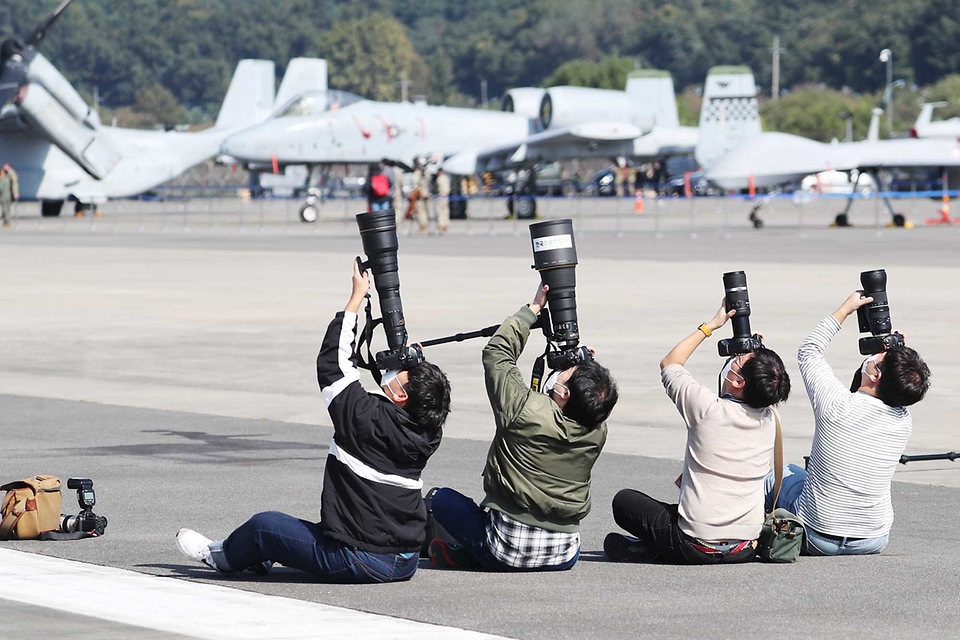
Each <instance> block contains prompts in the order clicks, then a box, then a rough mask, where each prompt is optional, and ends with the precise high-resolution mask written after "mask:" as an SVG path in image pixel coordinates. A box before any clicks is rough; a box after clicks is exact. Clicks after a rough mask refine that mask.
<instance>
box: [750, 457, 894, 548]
mask: <svg viewBox="0 0 960 640" xmlns="http://www.w3.org/2000/svg"><path fill="white" fill-rule="evenodd" d="M806 479H807V471H806V469H803V468H801V467H798V466H797V465H795V464H788V465H787V467H786V468H785V469H784V470H783V480H782V482H781V483H780V497H779V498H778V499H777V507H779V508H780V509H786V510H787V511H789V512H790V513H793V514H796V513H797V501H798V500H800V494H801V493H803V483H804V482H805V481H806ZM775 482H776V477H775V476H774V473H773V471H771V472H770V473H768V474H767V477H766V479H765V480H764V493H765V495H766V499H765V501H764V509H766V513H770V511H772V510H773V509H772V506H773V505H772V503H773V485H774V483H775ZM804 529H805V530H806V543H805V545H804V546H805V549H804V552H805V553H806V554H807V555H811V556H852V555H868V554H871V553H880V552H881V551H883V548H884V547H886V546H887V542H888V541H889V540H890V534H889V533H888V534H885V535H882V536H878V537H876V538H845V537H838V536H830V535H827V534H824V533H820V532H819V531H814V530H813V529H811V528H810V527H809V526H805V527H804Z"/></svg>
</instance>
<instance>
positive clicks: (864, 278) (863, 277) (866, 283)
mask: <svg viewBox="0 0 960 640" xmlns="http://www.w3.org/2000/svg"><path fill="white" fill-rule="evenodd" d="M860 284H861V285H862V286H863V295H864V296H867V297H871V298H873V302H871V303H869V304H865V305H863V306H862V307H860V308H859V309H857V324H858V325H859V326H860V333H871V334H873V335H871V336H869V337H867V338H860V343H859V344H860V354H861V355H864V356H869V355H872V354H874V353H882V352H884V351H886V350H888V349H890V348H891V347H896V346H901V345H903V336H901V335H900V334H899V333H896V332H894V331H893V330H892V325H891V323H890V305H889V303H888V300H887V272H886V271H885V270H884V269H874V270H873V271H861V272H860Z"/></svg>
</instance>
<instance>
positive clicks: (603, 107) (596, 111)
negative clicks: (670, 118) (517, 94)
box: [539, 87, 657, 134]
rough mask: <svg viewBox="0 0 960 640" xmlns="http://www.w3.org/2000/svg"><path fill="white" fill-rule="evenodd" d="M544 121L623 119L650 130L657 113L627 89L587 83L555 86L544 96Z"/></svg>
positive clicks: (562, 124) (548, 124) (554, 125)
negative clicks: (626, 91)
mask: <svg viewBox="0 0 960 640" xmlns="http://www.w3.org/2000/svg"><path fill="white" fill-rule="evenodd" d="M539 117H540V125H541V126H542V127H543V129H544V130H549V129H562V128H566V127H571V126H574V125H578V124H586V123H590V122H619V123H627V124H632V125H634V126H636V127H638V128H639V129H640V131H641V133H642V134H646V133H649V132H650V130H652V129H653V125H654V124H656V120H657V118H656V113H655V112H654V111H653V110H652V109H650V108H649V107H647V106H645V105H643V104H641V103H640V102H638V101H637V100H634V99H633V98H632V97H631V96H630V95H629V94H627V93H625V92H623V91H613V90H609V89H590V88H586V87H551V88H549V89H547V90H546V92H545V93H544V94H543V97H542V98H541V99H540V110H539Z"/></svg>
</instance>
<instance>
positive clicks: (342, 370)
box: [317, 311, 440, 553]
mask: <svg viewBox="0 0 960 640" xmlns="http://www.w3.org/2000/svg"><path fill="white" fill-rule="evenodd" d="M356 342H357V315H356V314H355V313H347V312H343V311H341V312H340V313H338V314H337V315H336V317H335V318H334V319H333V322H331V323H330V326H329V327H328V328H327V334H326V336H324V338H323V345H322V346H321V347H320V354H319V355H318V356H317V381H318V382H319V383H320V393H321V395H322V396H323V399H324V402H326V404H327V410H328V411H329V412H330V418H331V420H333V430H334V433H333V442H331V444H330V454H329V455H328V456H327V464H326V469H325V471H324V477H323V494H322V496H321V499H320V503H321V506H320V526H321V528H322V529H323V532H324V534H326V535H328V536H330V537H331V538H335V539H337V540H340V541H341V542H345V543H347V544H349V545H353V546H355V547H357V548H358V549H363V550H366V551H372V552H375V553H405V552H411V551H419V549H420V547H421V546H422V545H423V539H424V526H425V525H426V518H427V515H426V509H425V508H424V505H423V497H422V495H421V490H422V487H423V483H422V482H421V480H420V472H421V471H422V470H423V468H424V466H426V464H427V460H428V459H429V458H430V456H431V455H432V454H433V452H434V451H436V450H437V447H438V446H439V445H440V433H437V434H436V436H434V437H433V438H432V439H428V438H427V437H426V436H425V435H424V434H423V430H422V429H421V428H420V426H419V425H417V424H416V423H415V422H414V421H413V420H412V419H411V417H410V415H409V414H408V413H407V412H406V411H404V410H403V409H401V408H400V407H398V406H397V405H395V404H393V402H391V401H390V400H389V399H388V398H386V397H385V396H382V395H378V394H372V393H367V392H366V391H365V390H364V389H363V387H362V386H361V385H360V373H359V370H358V369H357V356H356Z"/></svg>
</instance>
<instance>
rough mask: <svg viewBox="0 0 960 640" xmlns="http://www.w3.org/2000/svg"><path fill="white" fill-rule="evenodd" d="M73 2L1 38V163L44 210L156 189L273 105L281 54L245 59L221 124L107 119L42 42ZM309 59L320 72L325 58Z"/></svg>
mask: <svg viewBox="0 0 960 640" xmlns="http://www.w3.org/2000/svg"><path fill="white" fill-rule="evenodd" d="M70 2H71V0H64V1H63V2H61V4H60V5H59V6H58V7H57V9H56V10H55V11H54V12H53V14H52V15H51V16H50V17H48V18H47V19H46V20H44V21H43V22H42V23H41V24H40V25H39V26H38V27H37V28H36V29H35V30H34V31H33V33H32V34H31V35H30V36H29V37H28V38H27V39H26V41H23V42H21V41H20V40H17V39H16V38H9V39H7V40H5V41H4V42H3V44H2V46H0V107H2V108H0V162H10V163H11V165H13V167H14V169H15V170H16V171H17V173H18V175H19V185H20V197H21V199H26V200H33V199H36V200H40V202H41V213H42V215H44V216H55V215H59V213H60V210H61V208H62V206H63V203H64V201H65V200H74V201H76V202H77V206H78V208H79V207H81V206H83V205H85V204H96V203H100V202H103V201H104V200H107V199H109V198H122V197H127V196H134V195H137V194H140V193H143V192H144V191H147V190H149V189H152V188H153V187H155V186H157V185H159V184H162V183H164V182H166V181H167V180H170V179H171V178H174V177H176V176H177V175H179V174H180V173H182V172H183V171H185V170H186V169H189V168H190V167H192V166H194V165H196V164H198V163H200V162H202V161H204V160H206V159H207V158H210V157H212V156H214V155H216V153H217V152H218V151H219V149H220V144H221V143H222V142H223V140H224V138H226V137H227V136H228V135H229V134H231V133H234V132H236V131H239V130H240V129H243V128H245V127H247V126H250V125H252V124H256V123H257V122H260V121H262V120H263V119H265V118H266V117H267V116H269V114H270V113H271V112H272V110H273V106H274V93H273V92H274V84H275V76H274V63H273V62H272V61H268V60H242V61H241V62H240V63H239V64H238V65H237V69H236V71H235V73H234V76H233V80H232V81H231V83H230V86H229V88H228V90H227V95H226V97H225V98H224V102H223V105H222V106H221V108H220V113H219V115H218V117H217V121H216V125H215V126H214V128H212V129H208V130H206V131H202V132H198V133H181V132H176V131H170V132H167V131H142V130H134V129H122V128H117V127H107V126H104V125H103V124H101V122H100V118H99V117H98V115H97V113H96V111H94V110H93V109H91V108H90V107H89V106H88V105H87V104H86V102H84V100H83V98H81V97H80V95H79V94H78V93H77V91H76V90H75V89H74V88H73V87H72V86H71V85H70V83H69V82H68V81H67V80H66V78H64V77H63V75H61V74H60V72H59V71H57V69H56V68H55V67H54V66H53V65H52V64H51V63H50V62H49V61H48V60H47V59H46V58H45V57H44V56H43V55H42V54H40V53H39V52H38V51H37V50H36V49H35V46H36V45H37V44H38V43H39V42H40V41H41V40H42V39H43V37H44V36H45V34H46V32H47V30H48V29H49V28H50V27H51V25H52V24H53V23H54V22H55V21H56V20H57V18H59V17H60V16H61V15H62V13H63V12H64V10H65V9H66V8H67V6H68V5H69V4H70ZM319 62H323V61H319ZM301 64H304V65H305V67H306V68H307V69H308V70H309V71H310V72H311V73H310V74H309V75H310V76H311V77H312V76H314V75H315V71H316V70H317V67H316V64H317V61H309V60H308V61H305V62H303V63H301ZM324 65H325V63H324ZM291 68H295V67H294V65H291ZM323 70H324V76H323V77H324V86H325V77H326V76H325V70H326V67H325V66H324V67H323ZM288 75H289V74H288ZM295 75H296V74H295ZM286 83H287V76H285V77H284V84H286ZM310 86H313V83H312V81H311V82H309V83H307V82H305V81H304V80H302V79H300V78H299V77H297V78H295V79H294V80H291V82H290V83H289V85H288V87H287V89H286V95H288V96H289V95H291V94H293V93H297V92H299V91H301V90H303V89H304V88H307V87H310ZM281 93H284V87H283V84H282V85H281ZM8 103H9V104H8Z"/></svg>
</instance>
